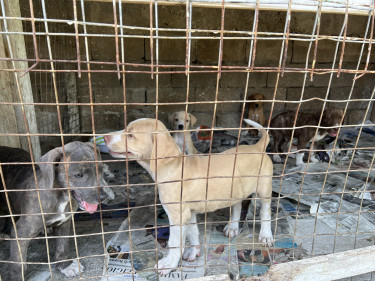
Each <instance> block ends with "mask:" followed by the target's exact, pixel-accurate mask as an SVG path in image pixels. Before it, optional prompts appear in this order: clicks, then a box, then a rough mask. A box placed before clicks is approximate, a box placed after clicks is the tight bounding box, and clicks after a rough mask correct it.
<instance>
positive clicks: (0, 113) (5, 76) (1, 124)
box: [0, 37, 21, 148]
mask: <svg viewBox="0 0 375 281" xmlns="http://www.w3.org/2000/svg"><path fill="white" fill-rule="evenodd" d="M2 39H3V38H2V37H0V57H2V58H5V57H6V53H5V47H4V41H3V40H2ZM0 67H1V68H2V69H6V68H8V63H7V62H6V61H0ZM12 75H13V74H12V73H10V72H8V71H0V89H1V94H0V101H1V102H13V94H12V87H11V86H10V85H11V84H12V83H13V77H12ZM0 133H7V134H9V133H18V126H17V119H16V113H15V111H14V106H13V105H0ZM0 145H4V146H11V147H17V148H21V142H20V138H19V137H18V136H1V137H0Z"/></svg>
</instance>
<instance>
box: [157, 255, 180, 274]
mask: <svg viewBox="0 0 375 281" xmlns="http://www.w3.org/2000/svg"><path fill="white" fill-rule="evenodd" d="M177 265H178V259H176V261H175V260H174V259H173V258H171V257H170V255H168V256H167V257H165V258H162V259H161V260H160V261H159V262H158V264H157V265H155V270H157V271H158V272H159V274H160V275H161V276H165V275H167V274H168V273H170V272H171V271H172V270H175V268H176V267H177Z"/></svg>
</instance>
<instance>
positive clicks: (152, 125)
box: [105, 119, 273, 275]
mask: <svg viewBox="0 0 375 281" xmlns="http://www.w3.org/2000/svg"><path fill="white" fill-rule="evenodd" d="M245 122H246V123H248V124H250V125H252V126H254V127H256V128H258V129H259V130H260V131H261V132H262V138H261V139H260V140H259V142H258V143H257V144H255V145H241V146H239V147H238V154H237V159H236V160H235V152H236V148H232V149H229V150H226V151H225V152H223V153H220V154H215V155H211V161H210V166H209V179H208V181H207V179H206V177H207V169H208V157H204V156H198V155H193V156H191V157H181V152H180V150H179V149H178V146H177V144H176V143H175V142H174V141H173V138H172V137H171V135H170V134H169V132H168V130H167V128H166V127H165V126H164V125H163V123H162V122H160V121H157V120H155V119H140V120H136V121H133V122H131V123H130V124H129V125H128V133H127V134H125V133H124V132H123V131H122V132H121V131H120V132H114V133H115V134H114V135H111V136H106V137H105V142H106V144H107V146H108V148H109V150H110V153H111V154H112V156H114V157H118V158H129V159H136V160H137V162H138V163H139V164H140V165H141V166H142V167H143V168H145V169H146V170H147V171H148V173H149V174H150V175H151V177H152V178H153V179H154V180H156V183H157V184H158V190H159V197H160V202H161V203H162V204H163V208H164V210H165V212H166V213H167V215H168V218H169V223H170V237H169V241H168V245H169V248H170V250H169V253H168V255H167V257H165V258H163V259H161V260H160V261H159V262H158V264H157V265H156V266H155V268H157V270H158V271H159V273H160V274H161V275H166V274H168V273H169V272H170V271H171V270H173V269H174V268H176V267H177V265H178V263H179V261H180V258H181V254H180V253H181V252H180V251H181V249H180V248H181V247H182V248H183V247H184V246H185V240H186V237H187V238H188V239H189V241H190V246H189V247H187V248H185V251H184V253H183V258H184V259H187V260H189V261H194V260H195V259H196V257H197V256H199V255H200V249H199V231H198V226H197V224H196V222H197V219H196V214H198V213H205V212H213V211H215V210H217V209H221V208H225V207H229V206H233V207H232V215H231V223H228V225H227V226H226V227H225V228H224V233H225V235H226V236H231V237H232V236H235V235H237V234H238V231H239V225H238V221H239V219H240V213H241V201H242V200H243V199H244V198H247V197H248V196H249V195H250V194H252V193H254V192H255V193H256V194H257V195H258V196H259V197H260V198H261V200H262V209H261V229H260V233H259V241H260V242H262V243H263V244H264V245H271V244H272V241H273V238H272V231H271V212H270V203H271V191H272V175H273V164H272V161H271V159H270V158H269V157H268V155H266V154H265V148H266V147H267V144H268V142H269V136H268V135H267V133H266V131H265V130H264V129H263V127H262V126H260V125H259V124H257V123H256V122H253V121H250V120H246V119H245ZM125 144H127V149H126V147H125ZM156 158H157V160H155V159H156ZM183 161H184V163H183ZM235 161H236V166H235V171H234V178H233V166H234V162H235ZM182 164H184V165H183V169H182ZM182 172H183V174H182ZM258 175H259V176H258ZM181 179H183V180H184V181H183V182H181ZM207 182H208V186H207ZM206 186H207V194H206ZM182 187H183V189H182V191H183V192H182V194H181V188H182ZM206 199H207V200H208V201H207V202H205V200H206ZM181 211H182V212H181ZM180 218H181V220H180ZM180 231H182V233H180ZM180 235H181V237H182V241H180Z"/></svg>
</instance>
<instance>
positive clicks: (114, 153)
mask: <svg viewBox="0 0 375 281" xmlns="http://www.w3.org/2000/svg"><path fill="white" fill-rule="evenodd" d="M108 151H109V153H110V154H111V155H112V156H113V157H117V158H118V157H120V158H123V157H125V158H126V157H129V156H131V155H132V154H133V153H131V152H129V151H128V153H126V152H124V153H120V152H115V151H113V150H110V149H109V150H108Z"/></svg>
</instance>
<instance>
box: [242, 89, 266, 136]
mask: <svg viewBox="0 0 375 281" xmlns="http://www.w3.org/2000/svg"><path fill="white" fill-rule="evenodd" d="M247 99H248V100H251V101H254V102H250V103H249V111H248V114H247V118H248V119H250V120H254V121H255V122H257V123H259V124H260V125H261V126H264V123H265V121H266V119H265V117H264V111H263V102H262V100H265V99H266V97H265V96H264V95H262V94H253V95H251V96H249V97H248V98H247ZM246 127H247V128H251V126H250V125H246ZM244 133H245V134H246V133H247V131H244ZM249 134H250V135H253V136H254V135H257V134H258V132H257V130H249Z"/></svg>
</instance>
